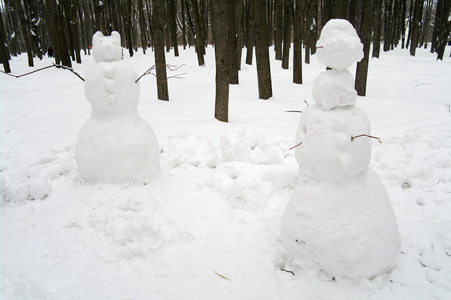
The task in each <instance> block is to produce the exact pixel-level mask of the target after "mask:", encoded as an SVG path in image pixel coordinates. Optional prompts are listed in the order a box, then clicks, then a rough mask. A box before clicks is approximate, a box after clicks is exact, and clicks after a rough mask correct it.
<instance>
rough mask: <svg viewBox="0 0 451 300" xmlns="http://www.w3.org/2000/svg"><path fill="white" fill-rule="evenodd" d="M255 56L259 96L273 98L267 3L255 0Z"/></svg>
mask: <svg viewBox="0 0 451 300" xmlns="http://www.w3.org/2000/svg"><path fill="white" fill-rule="evenodd" d="M254 14H255V56H256V61H257V77H258V94H259V98H260V99H265V100H266V99H269V98H271V97H272V83H271V67H270V64H269V49H268V30H267V28H268V24H267V23H266V1H265V0H255V2H254Z"/></svg>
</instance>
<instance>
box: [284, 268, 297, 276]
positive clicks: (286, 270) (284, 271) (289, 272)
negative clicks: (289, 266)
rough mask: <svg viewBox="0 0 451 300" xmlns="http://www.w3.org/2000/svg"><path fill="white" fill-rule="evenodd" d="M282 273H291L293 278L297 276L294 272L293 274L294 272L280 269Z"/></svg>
mask: <svg viewBox="0 0 451 300" xmlns="http://www.w3.org/2000/svg"><path fill="white" fill-rule="evenodd" d="M280 271H284V272H287V273H291V274H293V276H296V274H294V272H293V271H290V270H285V269H280Z"/></svg>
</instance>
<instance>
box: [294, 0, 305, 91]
mask: <svg viewBox="0 0 451 300" xmlns="http://www.w3.org/2000/svg"><path fill="white" fill-rule="evenodd" d="M303 15H304V11H303V1H302V0H295V8H294V20H293V34H294V41H293V82H294V83H298V84H302V19H303Z"/></svg>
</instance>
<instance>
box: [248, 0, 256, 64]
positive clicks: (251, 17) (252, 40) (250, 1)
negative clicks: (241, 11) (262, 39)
mask: <svg viewBox="0 0 451 300" xmlns="http://www.w3.org/2000/svg"><path fill="white" fill-rule="evenodd" d="M254 45H255V37H254V0H248V2H247V16H246V50H247V51H246V64H248V65H252V56H253V52H254Z"/></svg>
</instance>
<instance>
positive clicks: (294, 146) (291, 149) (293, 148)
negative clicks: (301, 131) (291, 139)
mask: <svg viewBox="0 0 451 300" xmlns="http://www.w3.org/2000/svg"><path fill="white" fill-rule="evenodd" d="M301 144H302V142H300V143H299V144H297V145H294V146H293V147H291V148H290V149H288V150H292V149H294V148H296V147H297V146H300V145H301Z"/></svg>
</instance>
